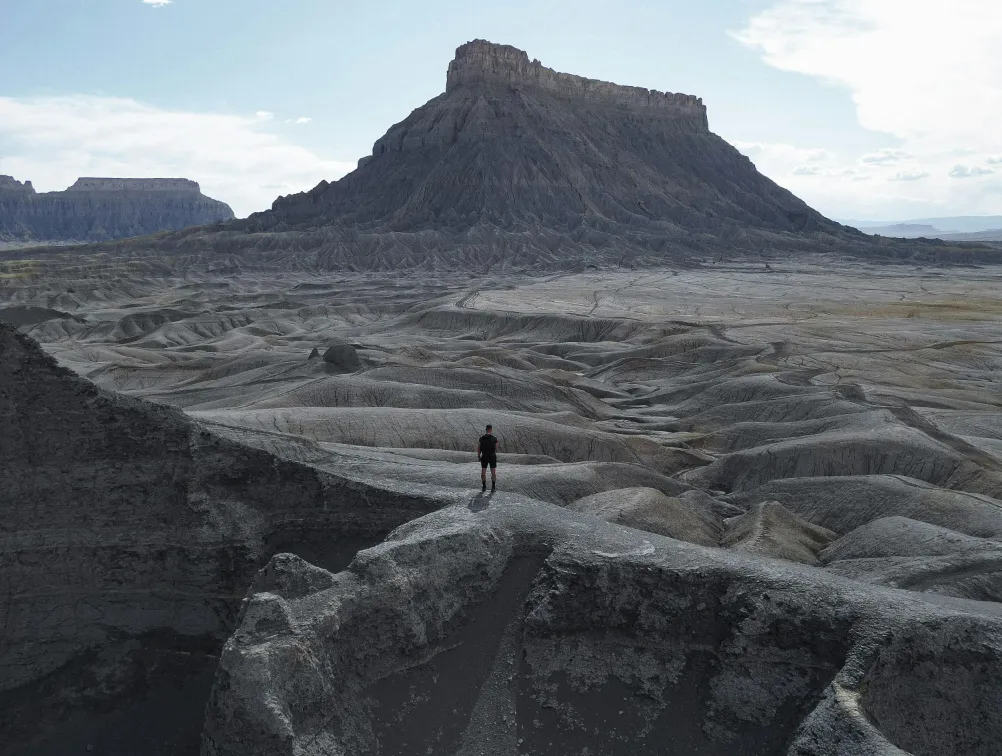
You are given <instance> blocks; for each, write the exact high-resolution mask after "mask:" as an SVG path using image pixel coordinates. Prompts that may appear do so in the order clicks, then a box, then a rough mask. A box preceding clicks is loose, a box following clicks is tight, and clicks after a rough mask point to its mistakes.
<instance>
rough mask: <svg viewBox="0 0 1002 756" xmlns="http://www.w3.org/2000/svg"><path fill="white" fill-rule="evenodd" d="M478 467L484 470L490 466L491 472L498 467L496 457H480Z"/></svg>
mask: <svg viewBox="0 0 1002 756" xmlns="http://www.w3.org/2000/svg"><path fill="white" fill-rule="evenodd" d="M480 466H481V467H482V468H483V469H485V470H486V469H487V467H488V466H490V468H491V469H492V470H493V469H495V468H496V467H497V466H498V458H497V457H481V458H480Z"/></svg>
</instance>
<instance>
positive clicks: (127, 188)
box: [0, 176, 233, 243]
mask: <svg viewBox="0 0 1002 756" xmlns="http://www.w3.org/2000/svg"><path fill="white" fill-rule="evenodd" d="M232 218H233V211H232V210H231V209H230V208H229V206H228V205H226V204H224V203H222V202H219V201H218V200H214V199H211V198H209V197H206V196H205V195H204V194H202V193H201V190H200V188H199V186H198V184H197V183H196V182H194V181H189V180H187V179H109V178H80V179H77V181H76V183H74V184H73V185H72V186H71V187H70V188H69V189H66V190H65V191H62V192H43V193H36V192H35V189H34V187H32V185H31V182H30V181H26V182H24V183H21V182H18V181H15V180H14V179H13V178H12V177H10V176H0V240H6V241H17V242H32V241H34V242H38V243H43V242H55V241H61V242H67V241H73V242H88V241H89V242H99V241H108V240H111V239H121V238H125V237H130V236H144V235H147V234H153V233H156V232H159V231H176V230H179V229H183V228H187V227H189V226H200V225H205V224H209V223H217V222H219V221H226V220H230V219H232Z"/></svg>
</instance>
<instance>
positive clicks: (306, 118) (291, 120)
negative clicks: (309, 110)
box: [285, 116, 313, 124]
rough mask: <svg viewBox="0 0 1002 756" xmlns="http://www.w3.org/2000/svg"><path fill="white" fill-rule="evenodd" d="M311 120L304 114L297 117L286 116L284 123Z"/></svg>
mask: <svg viewBox="0 0 1002 756" xmlns="http://www.w3.org/2000/svg"><path fill="white" fill-rule="evenodd" d="M312 120H313V119H312V118H308V117H306V116H299V118H286V119H285V122H286V123H295V124H302V123H309V122H310V121H312Z"/></svg>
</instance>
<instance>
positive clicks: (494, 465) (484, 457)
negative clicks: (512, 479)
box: [477, 425, 498, 492]
mask: <svg viewBox="0 0 1002 756" xmlns="http://www.w3.org/2000/svg"><path fill="white" fill-rule="evenodd" d="M477 459H479V460H480V482H481V483H483V485H484V487H483V488H482V489H481V490H482V491H486V490H487V466H488V465H490V468H491V491H492V492H493V491H494V490H495V489H496V488H497V485H498V440H497V438H495V436H494V434H493V433H492V432H491V426H489V425H488V426H487V432H486V433H485V434H484V435H482V436H481V437H480V443H478V444H477Z"/></svg>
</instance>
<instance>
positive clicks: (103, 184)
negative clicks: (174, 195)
mask: <svg viewBox="0 0 1002 756" xmlns="http://www.w3.org/2000/svg"><path fill="white" fill-rule="evenodd" d="M66 191H68V192H183V193H185V194H192V193H194V194H199V193H200V192H201V188H200V187H199V186H198V182H197V181H191V180H190V179H184V178H92V177H84V178H78V179H77V180H76V183H74V184H73V186H71V187H70V188H69V189H67V190H66Z"/></svg>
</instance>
